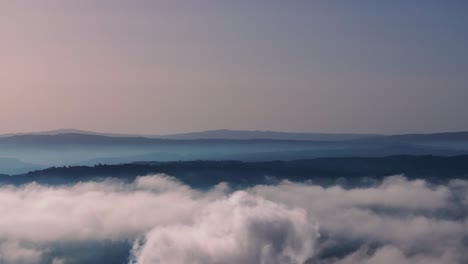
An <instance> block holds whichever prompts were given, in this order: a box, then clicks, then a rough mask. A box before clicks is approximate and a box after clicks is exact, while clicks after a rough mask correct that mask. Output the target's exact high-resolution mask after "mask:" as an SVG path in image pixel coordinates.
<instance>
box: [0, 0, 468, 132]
mask: <svg viewBox="0 0 468 264" xmlns="http://www.w3.org/2000/svg"><path fill="white" fill-rule="evenodd" d="M302 2H303V1H298V2H297V3H294V4H291V3H290V4H287V3H285V2H284V1H271V2H265V1H236V2H235V3H234V2H232V3H231V2H230V1H200V2H198V3H197V4H194V3H192V2H189V3H187V2H185V3H183V2H182V1H144V0H142V1H121V0H118V1H107V0H103V1H86V0H85V1H73V0H71V1H54V0H45V1H22V0H18V1H0V34H1V35H0V38H1V41H0V133H8V132H27V131H42V130H49V129H56V128H79V129H86V130H94V131H102V132H120V133H155V134H158V133H172V132H187V131H198V130H207V129H217V128H231V129H259V130H282V131H316V132H383V133H400V132H431V131H446V130H468V122H467V121H466V116H467V115H468V106H467V105H468V104H466V102H465V99H466V94H467V89H468V88H467V83H468V82H467V77H466V70H467V59H468V55H467V52H466V51H465V49H466V48H463V47H466V46H468V41H467V39H468V37H467V33H466V30H465V27H464V26H463V25H464V22H466V21H465V20H466V19H465V18H464V14H465V13H464V12H462V11H463V10H466V6H465V5H463V6H453V7H451V6H448V7H447V6H444V8H445V9H443V8H441V7H440V6H438V5H437V4H434V3H429V4H426V5H418V4H414V3H413V4H404V3H403V2H402V3H396V4H394V5H393V6H388V5H382V6H373V5H367V6H365V7H364V6H360V7H359V8H358V7H356V6H352V5H348V4H344V3H343V4H327V3H326V2H327V1H323V2H322V1H311V2H314V3H308V4H306V3H302ZM396 15H397V17H396ZM465 25H466V24H465Z"/></svg>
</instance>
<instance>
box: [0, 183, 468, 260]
mask: <svg viewBox="0 0 468 264" xmlns="http://www.w3.org/2000/svg"><path fill="white" fill-rule="evenodd" d="M0 199H1V200H2V201H3V202H2V203H1V204H0V211H1V212H2V218H1V219H0V237H1V239H0V260H1V263H5V264H10V263H16V264H17V263H53V264H59V263H63V264H64V263H103V262H108V263H110V262H112V263H133V264H137V263H146V264H151V263H168V264H172V263H174V264H176V263H200V264H201V263H205V264H210V263H222V264H231V263H248V264H250V263H251V264H254V263H278V264H301V263H307V264H310V263H319V264H322V263H323V264H325V263H327V264H328V263H337V264H338V263H464V261H465V260H466V259H467V257H468V255H467V254H466V252H465V250H463V249H464V248H466V246H467V245H468V240H467V238H468V231H467V230H468V221H467V219H468V218H467V216H468V181H465V180H451V181H449V183H448V184H443V185H434V184H430V183H428V182H426V181H424V180H408V179H407V178H405V177H404V176H398V175H397V176H390V177H386V178H385V179H384V180H383V181H381V182H378V183H376V184H374V185H372V186H367V187H358V188H344V187H342V186H339V185H334V186H329V187H323V186H320V185H316V184H313V183H312V182H305V183H299V182H290V181H282V182H280V183H278V184H275V185H256V186H253V187H250V188H245V189H241V190H233V189H230V187H229V186H228V185H227V184H224V183H221V184H218V185H217V186H215V187H213V188H212V189H210V190H208V191H200V190H197V189H194V188H192V187H190V186H188V185H185V184H183V183H181V182H179V181H178V180H177V179H175V178H173V177H171V176H167V175H163V174H159V175H152V176H142V177H138V178H137V179H136V180H134V181H133V182H127V183H124V182H121V181H119V180H115V179H110V178H109V179H106V180H104V181H100V182H81V183H77V184H72V185H59V186H50V185H40V184H36V183H29V184H26V185H21V186H12V185H11V186H10V185H7V186H2V187H1V188H0Z"/></svg>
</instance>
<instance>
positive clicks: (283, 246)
mask: <svg viewBox="0 0 468 264" xmlns="http://www.w3.org/2000/svg"><path fill="white" fill-rule="evenodd" d="M317 236H318V234H317V230H316V229H315V228H314V226H313V225H312V224H311V223H310V222H308V220H307V217H306V212H305V211H304V210H302V209H290V210H288V209H286V208H285V207H284V206H281V205H278V204H275V203H273V202H270V201H266V200H264V199H262V198H259V197H255V196H252V195H249V194H247V193H245V192H242V191H239V192H236V193H234V194H232V195H231V196H229V197H228V198H223V199H220V200H216V201H214V202H212V203H210V204H208V205H207V206H206V207H205V208H204V209H203V210H202V211H201V212H199V214H197V215H196V216H195V219H194V222H193V223H192V224H190V225H171V226H162V227H161V226H158V227H156V228H155V229H153V230H152V231H151V232H150V233H149V234H148V235H147V236H146V240H147V241H146V243H145V245H144V246H143V247H142V248H141V249H139V248H137V249H136V258H135V263H166V264H178V263H199V264H202V263H205V264H211V263H213V264H214V263H218V264H231V263H245V264H256V263H271V264H281V263H285V264H299V263H304V262H305V261H306V260H307V259H309V258H310V257H312V253H313V248H314V247H313V245H314V241H315V238H316V237H317Z"/></svg>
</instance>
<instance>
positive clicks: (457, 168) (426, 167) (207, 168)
mask: <svg viewBox="0 0 468 264" xmlns="http://www.w3.org/2000/svg"><path fill="white" fill-rule="evenodd" d="M158 173H165V174H168V175H171V176H174V177H176V178H178V179H179V180H181V181H182V182H184V183H186V184H188V185H190V186H192V187H197V188H209V187H212V186H214V185H216V184H218V183H220V182H225V183H228V184H230V185H231V186H232V187H234V188H235V187H240V186H243V187H246V186H251V185H257V184H268V183H273V182H278V181H281V180H285V179H288V180H292V181H299V182H303V181H310V180H312V181H313V182H314V183H319V184H326V185H328V184H336V183H337V182H341V184H346V185H348V186H350V185H354V184H356V185H359V186H363V184H373V183H375V181H378V180H380V179H382V178H383V177H386V176H390V175H398V174H402V175H405V176H406V177H408V178H420V179H421V178H422V179H425V180H427V181H429V182H434V183H446V182H447V181H448V180H451V179H467V178H468V156H454V157H436V156H389V157H382V158H318V159H309V160H293V161H266V162H242V161H184V162H133V163H128V164H118V165H97V166H67V167H52V168H48V169H44V170H37V171H32V172H29V173H25V174H18V175H14V176H9V175H3V176H2V175H0V185H2V184H24V183H28V182H33V181H34V182H38V183H43V184H70V183H76V182H83V181H90V180H96V179H105V178H108V177H112V178H118V179H121V180H128V181H133V180H134V179H135V177H137V176H142V175H150V174H158Z"/></svg>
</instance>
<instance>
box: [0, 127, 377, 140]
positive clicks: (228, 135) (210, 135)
mask: <svg viewBox="0 0 468 264" xmlns="http://www.w3.org/2000/svg"><path fill="white" fill-rule="evenodd" d="M61 134H81V135H94V136H106V137H145V138H160V139H175V140H198V139H227V140H249V139H273V140H307V141H336V140H353V139H359V138H367V137H378V136H379V135H376V134H352V133H296V132H277V131H260V130H254V131H249V130H229V129H218V130H207V131H201V132H192V133H180V134H167V135H148V134H117V133H100V132H92V131H86V130H79V129H56V130H50V131H43V132H32V133H17V134H4V135H0V138H2V137H3V138H4V137H11V136H31V135H36V136H41V135H48V136H54V135H61Z"/></svg>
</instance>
